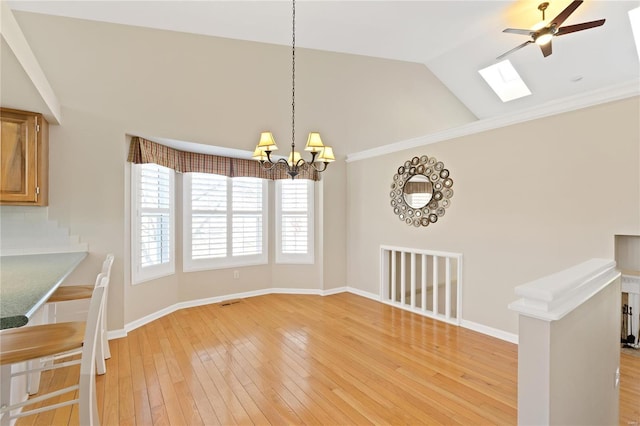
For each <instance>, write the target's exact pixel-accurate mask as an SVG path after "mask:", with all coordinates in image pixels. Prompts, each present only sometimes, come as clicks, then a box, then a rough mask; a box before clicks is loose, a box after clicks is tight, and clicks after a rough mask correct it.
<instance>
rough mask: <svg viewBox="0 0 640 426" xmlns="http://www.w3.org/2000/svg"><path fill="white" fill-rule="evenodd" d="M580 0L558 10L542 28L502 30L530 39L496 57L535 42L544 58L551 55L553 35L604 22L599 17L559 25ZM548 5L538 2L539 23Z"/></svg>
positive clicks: (596, 25) (576, 6) (587, 27)
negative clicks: (589, 20)
mask: <svg viewBox="0 0 640 426" xmlns="http://www.w3.org/2000/svg"><path fill="white" fill-rule="evenodd" d="M582 1H583V0H574V1H573V2H572V3H571V4H570V5H569V6H567V7H566V8H565V9H564V10H563V11H562V12H560V14H559V15H558V16H556V17H555V18H553V19H552V20H551V21H549V23H548V24H547V25H546V26H544V27H542V28H535V27H534V28H533V29H531V30H522V29H517V28H507V29H505V30H503V31H502V32H503V33H511V34H520V35H526V36H530V37H531V40H527V41H525V42H524V43H522V44H521V45H519V46H516V47H514V48H513V49H511V50H509V51H508V52H506V53H503V54H502V55H500V56H498V57H497V58H496V59H502V58H504V57H505V56H507V55H509V54H511V53H513V52H515V51H516V50H519V49H522V48H523V47H525V46H526V45H528V44H531V43H536V44H537V45H539V46H540V49H541V50H542V54H543V55H544V57H545V58H546V57H547V56H549V55H551V39H552V38H553V37H557V36H561V35H565V34H569V33H575V32H576V31H582V30H588V29H589V28H594V27H599V26H601V25H602V24H604V21H605V20H604V19H600V20H597V21H591V22H583V23H581V24H575V25H567V26H564V27H561V26H560V25H562V23H563V22H564V21H565V20H566V19H567V18H568V17H569V15H571V14H572V13H573V12H574V11H575V10H576V9H577V8H578V6H580V5H581V4H582ZM548 6H549V3H548V2H544V3H540V5H539V6H538V10H539V11H541V12H542V22H541V24H544V19H545V17H544V11H545V10H546V9H547V7H548Z"/></svg>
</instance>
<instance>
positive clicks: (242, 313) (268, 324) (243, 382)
mask: <svg viewBox="0 0 640 426" xmlns="http://www.w3.org/2000/svg"><path fill="white" fill-rule="evenodd" d="M110 347H111V354H112V358H111V359H109V360H107V373H106V374H105V375H103V376H98V377H97V383H96V386H97V395H98V409H99V412H100V417H101V422H102V424H103V425H187V424H188V425H196V424H205V425H210V424H223V425H229V424H240V425H243V424H260V425H263V424H264V425H267V424H272V425H282V424H303V423H304V424H314V425H315V424H331V425H334V424H369V423H375V424H400V423H402V424H426V423H428V424H448V425H453V424H461V425H469V424H505V425H506V424H515V423H516V421H517V395H516V391H517V368H518V367H517V346H516V345H513V344H510V343H507V342H504V341H501V340H497V339H494V338H491V337H488V336H485V335H482V334H479V333H476V332H473V331H470V330H467V329H464V328H461V327H455V326H452V325H449V324H445V323H442V322H438V321H434V320H432V319H429V318H425V317H422V316H419V315H416V314H412V313H410V312H406V311H402V310H399V309H396V308H392V307H390V306H387V305H384V304H381V303H378V302H375V301H372V300H369V299H365V298H362V297H359V296H356V295H353V294H348V293H341V294H336V295H333V296H327V297H319V296H308V295H267V296H259V297H253V298H248V299H243V300H240V301H239V303H235V304H229V305H223V304H217V305H206V306H199V307H194V308H189V309H183V310H180V311H177V312H174V313H172V314H170V315H167V316H166V317H163V318H161V319H158V320H156V321H154V322H152V323H149V324H147V325H145V326H143V327H140V328H138V329H136V330H133V331H131V332H130V333H129V335H128V336H127V337H126V338H123V339H118V340H112V341H110ZM66 370H68V371H66ZM621 373H622V378H621V385H620V424H621V425H629V424H640V358H637V357H634V356H631V355H626V354H622V356H621ZM77 374H78V370H77V368H76V369H74V368H71V369H65V370H60V371H56V372H55V373H45V374H43V378H42V387H43V389H44V390H46V388H47V387H49V386H61V385H62V384H64V383H68V382H70V381H72V380H74V379H76V378H77ZM67 397H68V398H70V397H71V395H69V396H67ZM77 423H78V414H77V407H74V408H73V409H72V410H69V409H68V408H67V409H62V410H56V411H53V412H50V413H43V414H41V415H38V416H32V417H27V418H24V419H20V420H19V421H18V423H17V425H18V426H23V425H39V424H55V425H64V424H70V425H71V424H73V425H75V424H77Z"/></svg>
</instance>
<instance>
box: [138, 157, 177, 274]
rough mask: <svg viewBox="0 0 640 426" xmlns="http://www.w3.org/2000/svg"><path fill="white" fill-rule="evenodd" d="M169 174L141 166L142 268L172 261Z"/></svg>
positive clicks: (158, 167) (157, 168)
mask: <svg viewBox="0 0 640 426" xmlns="http://www.w3.org/2000/svg"><path fill="white" fill-rule="evenodd" d="M170 173H171V170H170V169H167V168H165V167H162V166H158V165H157V164H142V165H141V166H140V182H139V184H140V186H139V188H140V189H139V197H140V198H139V200H138V202H139V209H140V210H139V215H140V230H139V232H140V266H141V267H143V268H144V267H147V266H152V265H159V264H162V263H167V262H169V261H170V249H171V247H170V242H171V238H170V223H171V222H170V207H171V206H170V186H169V185H170Z"/></svg>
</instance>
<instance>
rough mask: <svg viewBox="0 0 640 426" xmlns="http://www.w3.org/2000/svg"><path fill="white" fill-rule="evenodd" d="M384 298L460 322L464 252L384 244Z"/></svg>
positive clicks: (382, 285)
mask: <svg viewBox="0 0 640 426" xmlns="http://www.w3.org/2000/svg"><path fill="white" fill-rule="evenodd" d="M443 271H444V272H443ZM407 281H408V282H407ZM380 300H381V301H382V302H383V303H386V304H389V305H393V306H396V307H399V308H402V309H405V310H408V311H412V312H415V313H418V314H421V315H425V316H428V317H431V318H435V319H438V320H442V321H446V322H449V323H452V324H457V325H460V323H461V322H462V254H460V253H448V252H443V251H434V250H422V249H411V248H404V247H393V246H381V247H380Z"/></svg>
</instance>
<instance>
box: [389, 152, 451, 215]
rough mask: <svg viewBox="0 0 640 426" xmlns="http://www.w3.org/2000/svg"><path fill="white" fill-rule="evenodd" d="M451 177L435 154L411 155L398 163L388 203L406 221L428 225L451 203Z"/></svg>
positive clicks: (442, 213)
mask: <svg viewBox="0 0 640 426" xmlns="http://www.w3.org/2000/svg"><path fill="white" fill-rule="evenodd" d="M452 187H453V179H451V176H450V175H449V170H448V169H446V168H445V167H444V163H442V162H441V161H438V160H436V159H435V157H427V156H426V155H423V156H421V157H413V158H412V159H411V160H407V161H405V162H404V164H403V165H402V166H400V167H398V172H397V173H396V174H395V175H393V183H392V184H391V192H390V193H389V195H390V197H391V207H392V208H393V212H394V213H395V214H397V215H398V218H399V219H400V220H401V221H403V222H405V223H406V224H407V225H413V226H415V227H419V226H429V224H430V223H435V222H437V221H438V219H439V218H441V217H442V216H444V213H445V209H446V208H448V207H449V206H450V205H451V197H453V189H451V188H452Z"/></svg>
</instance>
